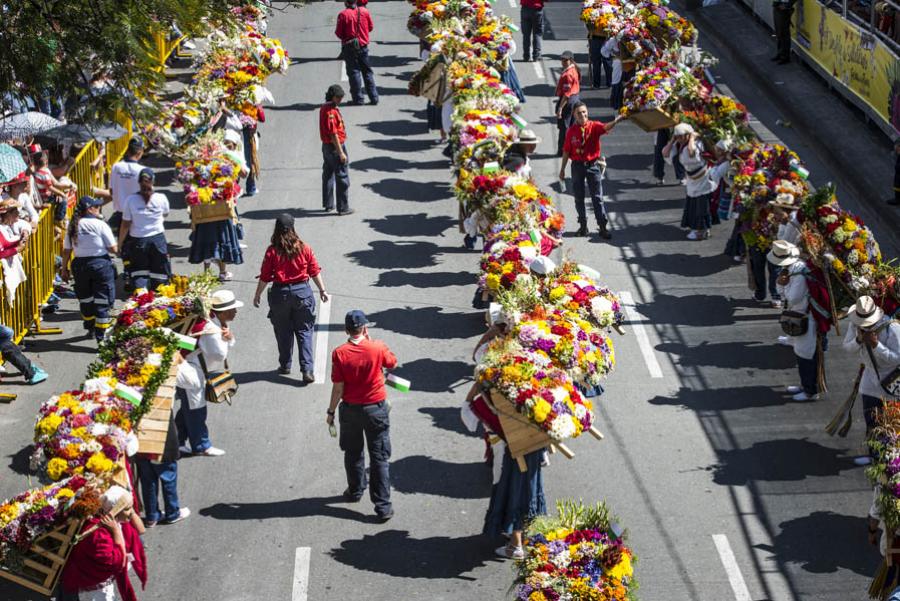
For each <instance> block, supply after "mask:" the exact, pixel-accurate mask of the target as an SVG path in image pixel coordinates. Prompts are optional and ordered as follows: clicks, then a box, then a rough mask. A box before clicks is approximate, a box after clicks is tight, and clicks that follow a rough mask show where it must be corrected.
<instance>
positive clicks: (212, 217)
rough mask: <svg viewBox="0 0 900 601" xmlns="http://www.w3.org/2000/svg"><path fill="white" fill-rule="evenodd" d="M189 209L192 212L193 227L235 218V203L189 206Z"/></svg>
mask: <svg viewBox="0 0 900 601" xmlns="http://www.w3.org/2000/svg"><path fill="white" fill-rule="evenodd" d="M188 209H189V210H190V212H191V224H193V225H197V224H198V223H212V222H214V221H223V220H225V219H234V218H235V212H234V201H228V202H214V203H210V204H199V205H189V207H188Z"/></svg>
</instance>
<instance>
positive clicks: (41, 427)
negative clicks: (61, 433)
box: [35, 413, 63, 436]
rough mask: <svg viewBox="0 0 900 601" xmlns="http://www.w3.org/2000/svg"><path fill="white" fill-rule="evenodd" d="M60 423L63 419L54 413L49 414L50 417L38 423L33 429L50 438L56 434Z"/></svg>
mask: <svg viewBox="0 0 900 601" xmlns="http://www.w3.org/2000/svg"><path fill="white" fill-rule="evenodd" d="M62 422H63V418H61V417H60V416H58V415H56V414H55V413H51V414H50V415H48V416H47V417H45V418H44V419H42V420H41V421H39V422H38V423H37V427H36V428H35V429H36V430H37V431H38V432H39V433H41V434H43V435H44V436H50V435H52V434H55V433H56V430H57V429H58V428H59V425H60V424H61V423H62Z"/></svg>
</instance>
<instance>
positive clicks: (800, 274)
mask: <svg viewBox="0 0 900 601" xmlns="http://www.w3.org/2000/svg"><path fill="white" fill-rule="evenodd" d="M806 271H807V267H806V263H804V262H803V261H797V262H796V263H794V264H793V265H791V266H790V267H788V273H790V274H791V277H790V280H788V284H787V286H785V287H784V300H785V301H786V302H787V310H788V311H796V312H797V313H805V314H806V319H807V320H808V322H809V327H808V328H807V329H806V334H804V335H803V336H791V337H790V339H791V344H792V345H793V346H794V354H795V355H797V356H798V357H801V358H803V359H812V358H813V356H814V355H815V354H816V320H815V319H814V318H813V316H812V312H811V311H810V310H809V286H808V285H807V284H806V275H805V274H806Z"/></svg>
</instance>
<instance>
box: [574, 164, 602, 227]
mask: <svg viewBox="0 0 900 601" xmlns="http://www.w3.org/2000/svg"><path fill="white" fill-rule="evenodd" d="M585 180H587V185H588V189H589V190H590V192H591V204H592V205H593V207H594V217H596V219H597V225H598V226H600V227H601V228H604V227H606V221H607V219H606V211H605V210H604V208H603V183H602V181H601V175H600V165H598V164H597V162H596V161H594V162H592V163H586V162H584V161H572V192H573V194H574V195H575V210H576V211H578V225H580V226H582V227H587V212H586V210H585V206H584V196H585V189H584V182H585Z"/></svg>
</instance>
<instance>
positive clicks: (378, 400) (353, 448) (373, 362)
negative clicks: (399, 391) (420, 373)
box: [326, 310, 397, 522]
mask: <svg viewBox="0 0 900 601" xmlns="http://www.w3.org/2000/svg"><path fill="white" fill-rule="evenodd" d="M370 325H372V324H370V323H369V320H368V319H367V318H366V315H365V313H363V312H362V311H359V310H353V311H350V312H349V313H347V315H346V317H345V318H344V328H345V329H346V331H347V335H348V336H349V337H350V339H349V340H348V341H347V342H345V343H344V344H342V345H341V346H339V347H337V348H336V349H334V351H333V352H332V353H331V382H332V388H331V404H330V405H329V406H328V417H327V418H326V421H327V422H328V425H329V426H330V425H332V424H333V423H334V414H335V409H337V408H338V403H340V416H339V421H340V424H341V438H340V444H341V450H342V451H344V469H345V470H346V472H347V490H345V491H344V498H345V499H347V500H348V501H352V502H356V501H359V500H360V499H361V498H362V495H363V492H365V490H366V454H365V446H368V448H369V462H370V463H371V465H370V469H369V475H370V476H371V479H372V482H371V487H370V488H369V498H370V499H372V503H374V504H375V513H376V514H377V515H378V517H379V518H381V520H382V521H385V522H386V521H388V520H389V519H391V518H392V517H394V509H393V507H392V506H391V478H390V474H389V472H388V461H389V460H390V458H391V437H390V420H389V419H388V415H389V413H388V407H387V404H386V402H385V399H386V398H387V393H386V391H385V388H384V370H386V369H394V368H395V367H397V357H395V356H394V354H393V353H392V352H391V351H390V349H389V348H388V347H387V345H386V344H384V343H383V342H381V341H380V340H372V339H371V338H369V330H368V326H370ZM364 439H365V440H364ZM364 442H365V445H364V444H363V443H364Z"/></svg>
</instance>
